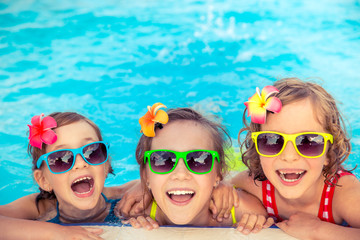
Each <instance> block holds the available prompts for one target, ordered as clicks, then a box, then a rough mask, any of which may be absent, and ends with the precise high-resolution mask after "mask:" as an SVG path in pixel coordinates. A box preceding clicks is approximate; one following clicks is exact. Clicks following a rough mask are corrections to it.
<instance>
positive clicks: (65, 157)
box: [48, 151, 74, 173]
mask: <svg viewBox="0 0 360 240" xmlns="http://www.w3.org/2000/svg"><path fill="white" fill-rule="evenodd" d="M73 162H74V155H73V153H72V152H71V151H57V152H54V153H51V154H50V155H49V156H48V164H49V168H50V170H51V171H53V172H55V173H60V172H65V171H67V170H69V169H70V168H71V166H72V164H73Z"/></svg>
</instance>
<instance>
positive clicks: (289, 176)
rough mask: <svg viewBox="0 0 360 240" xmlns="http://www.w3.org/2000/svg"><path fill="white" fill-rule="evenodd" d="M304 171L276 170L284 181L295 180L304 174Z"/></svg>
mask: <svg viewBox="0 0 360 240" xmlns="http://www.w3.org/2000/svg"><path fill="white" fill-rule="evenodd" d="M305 173H306V171H305V170H304V171H297V172H283V171H281V170H278V171H277V174H278V175H279V177H280V178H281V180H283V181H284V182H290V183H291V182H296V181H298V180H299V179H301V178H302V177H303V176H304V175H305Z"/></svg>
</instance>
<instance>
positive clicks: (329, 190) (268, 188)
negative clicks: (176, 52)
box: [262, 170, 353, 223]
mask: <svg viewBox="0 0 360 240" xmlns="http://www.w3.org/2000/svg"><path fill="white" fill-rule="evenodd" d="M345 175H353V174H352V173H350V172H347V171H344V170H339V171H338V172H337V173H336V176H334V177H332V178H331V179H330V180H329V183H327V184H324V188H323V192H322V195H321V201H320V207H319V212H318V217H319V218H320V219H321V220H322V221H326V222H331V223H335V221H334V218H333V215H332V199H333V196H334V191H335V187H336V185H335V184H336V183H337V181H338V180H339V178H341V177H342V176H345ZM262 193H263V194H262V195H263V204H264V207H265V209H266V211H267V213H268V214H269V216H270V217H272V218H274V220H275V222H281V221H282V220H283V219H282V218H281V217H280V216H279V214H278V210H277V206H276V201H275V187H274V186H273V185H272V184H271V183H270V181H269V180H265V181H263V182H262Z"/></svg>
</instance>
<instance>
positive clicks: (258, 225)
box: [235, 189, 274, 234]
mask: <svg viewBox="0 0 360 240" xmlns="http://www.w3.org/2000/svg"><path fill="white" fill-rule="evenodd" d="M238 192H239V207H237V208H235V214H236V216H238V217H237V219H236V220H237V221H238V226H237V230H238V231H240V232H242V233H244V234H249V233H250V232H251V233H257V232H259V231H260V230H261V229H263V228H268V227H270V226H271V225H273V224H274V220H273V219H272V218H268V217H267V213H266V211H265V208H264V206H263V205H262V203H261V202H260V201H259V199H257V198H256V197H255V196H253V195H251V194H249V193H247V192H244V191H242V190H240V189H239V190H238ZM238 218H240V220H238Z"/></svg>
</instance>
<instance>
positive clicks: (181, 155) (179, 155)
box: [144, 149, 220, 174]
mask: <svg viewBox="0 0 360 240" xmlns="http://www.w3.org/2000/svg"><path fill="white" fill-rule="evenodd" d="M154 152H171V153H174V154H175V157H176V161H175V163H174V166H173V167H172V169H170V170H169V171H167V172H157V171H154V170H153V169H152V167H151V163H150V156H151V154H152V153H154ZM192 152H208V153H210V154H211V156H212V160H211V161H212V162H211V168H210V170H209V171H207V172H195V171H193V170H192V169H190V167H189V165H188V163H187V161H186V156H187V155H188V154H189V153H192ZM180 158H182V159H183V160H184V162H185V165H186V168H187V169H188V170H189V171H190V172H192V173H194V174H207V173H209V172H211V171H212V169H213V167H214V159H215V158H217V161H218V162H219V163H220V157H219V153H218V152H217V151H212V150H204V149H196V150H190V151H186V152H177V151H172V150H167V149H156V150H150V151H145V153H144V164H146V161H147V160H148V162H149V168H150V170H151V171H152V172H153V173H156V174H168V173H171V172H172V171H174V170H175V168H176V166H177V164H178V162H179V159H180Z"/></svg>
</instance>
